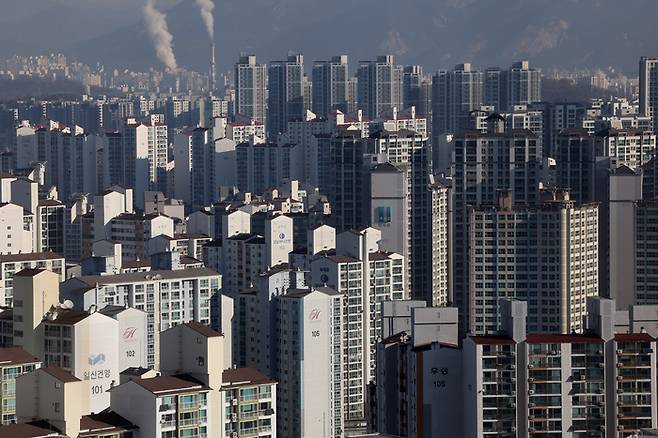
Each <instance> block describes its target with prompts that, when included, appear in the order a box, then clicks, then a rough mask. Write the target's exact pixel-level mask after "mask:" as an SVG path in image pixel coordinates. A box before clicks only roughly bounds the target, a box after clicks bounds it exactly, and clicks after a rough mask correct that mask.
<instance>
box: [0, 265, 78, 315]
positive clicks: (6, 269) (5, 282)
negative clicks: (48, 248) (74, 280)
mask: <svg viewBox="0 0 658 438" xmlns="http://www.w3.org/2000/svg"><path fill="white" fill-rule="evenodd" d="M65 268H66V265H65V260H64V257H63V256H61V255H59V254H56V253H53V252H32V253H21V254H7V255H0V303H3V305H5V306H9V307H11V306H12V304H13V298H14V280H13V277H14V274H15V273H17V272H19V271H22V270H23V269H46V270H48V271H52V272H54V273H56V274H57V275H58V276H59V281H60V282H61V281H64V277H65V273H66V272H65Z"/></svg>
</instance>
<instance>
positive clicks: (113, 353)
mask: <svg viewBox="0 0 658 438" xmlns="http://www.w3.org/2000/svg"><path fill="white" fill-rule="evenodd" d="M37 330H38V333H39V335H38V337H39V338H40V339H41V342H43V363H44V365H46V366H47V365H54V366H56V367H59V368H62V369H64V370H66V371H68V372H70V373H71V374H72V375H74V376H75V377H77V378H79V379H81V380H85V381H89V392H88V395H87V397H88V399H89V409H90V412H101V411H102V410H103V409H105V408H107V407H109V405H110V394H109V393H108V392H107V390H108V389H110V388H111V387H112V385H113V384H116V383H117V382H119V372H120V371H121V370H119V336H120V334H119V324H118V322H117V321H116V320H114V319H112V318H110V317H108V316H106V315H103V314H102V313H100V312H94V313H88V312H86V311H81V310H72V309H68V308H64V307H59V308H56V309H54V310H52V311H49V312H48V313H46V314H45V315H44V318H43V321H42V322H41V324H40V327H38V329H37Z"/></svg>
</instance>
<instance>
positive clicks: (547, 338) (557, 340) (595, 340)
mask: <svg viewBox="0 0 658 438" xmlns="http://www.w3.org/2000/svg"><path fill="white" fill-rule="evenodd" d="M526 341H527V342H528V343H529V344H600V343H603V339H601V338H600V337H599V336H595V335H588V334H529V335H528V336H526Z"/></svg>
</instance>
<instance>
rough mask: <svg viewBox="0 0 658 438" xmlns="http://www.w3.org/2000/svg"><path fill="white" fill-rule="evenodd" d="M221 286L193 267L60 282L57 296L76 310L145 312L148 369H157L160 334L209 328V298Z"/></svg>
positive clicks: (211, 274)
mask: <svg viewBox="0 0 658 438" xmlns="http://www.w3.org/2000/svg"><path fill="white" fill-rule="evenodd" d="M221 283H222V280H221V276H220V275H219V274H218V273H217V272H215V271H213V270H210V269H207V268H192V269H181V270H174V271H149V272H135V273H127V274H117V275H99V276H83V277H78V278H72V279H69V280H67V281H65V282H64V283H62V285H61V287H60V294H61V298H62V299H65V300H66V299H68V300H71V301H72V302H73V303H74V305H75V308H78V309H89V308H91V307H92V306H96V308H98V309H103V308H104V307H105V306H109V305H117V306H129V307H134V308H136V309H138V310H141V311H143V312H146V314H147V318H148V323H147V335H146V340H147V366H148V367H152V368H157V367H158V361H157V358H158V357H159V345H160V344H159V337H160V332H161V331H163V330H166V329H168V328H169V327H171V326H173V325H176V324H182V323H185V322H189V321H197V322H200V323H202V324H206V325H209V324H210V321H211V298H212V297H213V296H214V295H215V294H218V293H219V290H220V289H221ZM218 318H220V319H221V314H220V315H218Z"/></svg>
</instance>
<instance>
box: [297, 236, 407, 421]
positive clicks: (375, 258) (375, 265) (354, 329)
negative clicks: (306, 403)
mask: <svg viewBox="0 0 658 438" xmlns="http://www.w3.org/2000/svg"><path fill="white" fill-rule="evenodd" d="M380 236H381V234H380V233H379V232H378V231H377V230H375V229H374V228H368V229H365V230H363V231H362V232H360V233H359V232H352V231H346V232H345V233H341V234H340V235H339V236H338V239H337V241H338V242H337V251H336V253H337V255H327V254H320V255H319V256H318V257H317V258H315V259H313V260H311V264H310V266H311V280H310V282H309V284H310V285H311V286H313V287H320V286H325V287H330V288H332V289H334V290H336V291H337V292H339V293H340V294H342V295H343V296H344V297H345V302H344V308H343V312H344V313H343V317H344V320H343V322H344V326H343V331H342V338H343V358H342V361H343V366H344V367H345V373H346V378H345V381H344V382H343V385H344V401H343V409H344V415H345V420H346V421H348V422H350V423H351V425H353V426H354V427H361V424H362V422H363V420H364V418H365V415H366V414H365V403H366V388H367V385H368V384H369V383H370V382H371V381H372V380H374V379H375V367H376V362H375V347H376V343H377V339H378V338H379V336H381V326H380V325H379V322H378V321H379V312H380V310H379V307H378V303H379V302H381V301H391V300H401V299H403V298H404V284H405V280H404V278H405V277H404V266H405V261H404V257H402V256H401V255H399V254H396V253H386V252H380V251H378V248H377V241H379V239H380Z"/></svg>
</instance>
